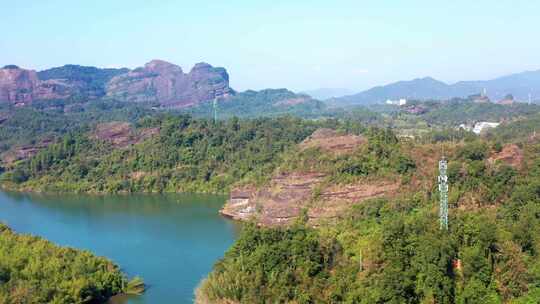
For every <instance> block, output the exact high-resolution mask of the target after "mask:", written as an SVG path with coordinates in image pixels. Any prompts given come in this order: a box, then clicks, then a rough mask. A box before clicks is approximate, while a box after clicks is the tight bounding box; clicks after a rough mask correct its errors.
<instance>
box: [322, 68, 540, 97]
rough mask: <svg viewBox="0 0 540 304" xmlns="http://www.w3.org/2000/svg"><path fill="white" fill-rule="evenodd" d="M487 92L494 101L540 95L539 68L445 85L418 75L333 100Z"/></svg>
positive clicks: (459, 94) (455, 95)
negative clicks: (410, 78) (509, 95)
mask: <svg viewBox="0 0 540 304" xmlns="http://www.w3.org/2000/svg"><path fill="white" fill-rule="evenodd" d="M484 90H485V91H486V93H487V95H488V97H489V98H491V99H492V100H500V99H503V98H504V97H505V96H506V95H508V94H512V95H513V96H514V97H515V98H516V99H518V100H528V98H529V94H531V95H532V97H533V98H538V96H540V70H538V71H530V72H523V73H518V74H512V75H508V76H503V77H499V78H496V79H492V80H481V81H460V82H457V83H455V84H446V83H444V82H442V81H439V80H436V79H433V78H432V77H424V78H417V79H413V80H410V81H399V82H395V83H391V84H388V85H385V86H377V87H374V88H371V89H369V90H366V91H363V92H360V93H357V94H354V95H349V96H343V97H339V98H334V99H333V100H332V102H334V103H336V104H338V105H357V104H372V103H381V102H384V101H386V100H387V99H398V98H410V99H450V98H454V97H467V96H469V95H472V94H478V93H480V92H483V91H484Z"/></svg>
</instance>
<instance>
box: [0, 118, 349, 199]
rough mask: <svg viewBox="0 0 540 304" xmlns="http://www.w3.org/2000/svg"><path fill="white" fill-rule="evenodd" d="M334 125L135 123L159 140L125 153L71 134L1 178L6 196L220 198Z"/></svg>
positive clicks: (170, 120)
mask: <svg viewBox="0 0 540 304" xmlns="http://www.w3.org/2000/svg"><path fill="white" fill-rule="evenodd" d="M339 124H340V123H339V122H337V121H336V120H324V121H309V120H301V119H298V118H292V117H283V118H259V119H253V120H239V119H234V118H233V119H230V120H227V121H218V122H217V123H214V122H213V121H210V120H205V119H193V118H191V117H189V116H167V117H154V118H147V119H142V120H140V121H139V122H138V124H137V126H138V128H139V129H149V128H159V134H157V135H156V136H154V137H152V138H150V139H148V140H145V141H143V142H141V143H138V144H135V145H131V146H128V147H125V148H115V147H114V146H113V145H112V144H110V143H108V142H106V141H103V140H99V139H95V138H92V137H91V136H90V134H88V132H73V133H69V134H67V135H65V136H64V137H63V138H61V139H60V140H58V141H57V142H56V143H55V144H51V145H49V146H48V147H47V148H46V149H44V150H42V151H41V152H39V153H38V154H37V155H36V156H34V157H32V158H30V159H29V160H27V161H21V162H19V163H17V164H16V165H15V167H14V168H13V169H12V170H10V171H8V172H6V173H4V174H3V175H2V177H1V178H2V181H3V183H4V186H7V187H10V188H13V189H31V190H40V191H72V192H181V191H192V192H214V193H223V192H226V191H227V190H228V188H229V186H230V185H232V184H233V183H236V182H238V181H239V180H241V179H250V180H258V179H262V178H264V177H265V173H266V172H271V171H272V170H273V168H274V167H275V165H276V162H277V160H278V157H279V156H280V154H281V153H282V152H284V151H285V150H287V148H288V147H290V146H292V145H294V144H296V143H298V142H300V141H302V140H303V139H304V138H306V137H307V136H308V135H310V134H311V133H312V132H313V131H314V130H315V129H316V128H319V127H324V126H327V127H336V126H337V125H339Z"/></svg>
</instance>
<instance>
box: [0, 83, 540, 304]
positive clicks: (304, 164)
mask: <svg viewBox="0 0 540 304" xmlns="http://www.w3.org/2000/svg"><path fill="white" fill-rule="evenodd" d="M246 94H255V97H253V98H255V99H246V100H245V101H244V102H245V103H246V104H247V103H249V102H253V100H259V99H260V100H261V102H260V105H258V106H257V107H259V106H260V108H259V109H264V111H268V113H276V112H275V111H276V110H275V108H279V106H280V105H277V106H274V105H272V108H268V104H273V102H274V101H279V100H283V96H285V97H287V98H292V99H294V98H297V97H298V96H297V95H288V94H289V92H288V91H279V92H266V93H262V92H248V93H246ZM265 94H266V95H265ZM276 94H277V95H279V94H283V96H281V97H275V96H277V95H276ZM239 96H240V97H239ZM274 97H275V98H276V99H272V98H274ZM236 98H243V97H242V95H237V97H236ZM250 98H251V97H250ZM307 102H308V103H311V102H314V105H316V104H317V102H316V101H307ZM255 103H257V102H255ZM297 106H298V108H296V109H297V110H298V112H296V114H297V115H300V116H306V117H310V118H311V119H302V118H298V117H294V116H280V117H264V118H261V117H259V118H250V119H246V118H237V117H234V113H235V112H237V111H240V108H235V106H234V105H231V106H230V108H229V109H227V107H228V105H225V104H224V103H220V105H219V107H220V111H221V112H220V113H221V115H222V116H221V118H220V119H218V121H214V120H213V119H211V118H210V117H211V116H212V107H211V105H210V104H207V105H203V106H201V107H200V108H198V109H192V110H191V115H193V116H191V115H186V114H185V113H182V112H175V111H172V112H168V113H165V112H163V111H160V110H155V109H152V107H149V105H130V106H127V105H126V104H123V103H114V102H113V103H107V102H100V101H95V102H90V103H85V104H84V105H81V104H79V103H76V102H75V103H69V102H68V103H63V104H62V103H60V104H55V103H54V102H48V103H46V104H39V103H37V104H35V105H33V106H32V107H27V108H18V109H14V108H10V109H7V110H6V111H5V112H2V113H3V114H2V115H4V116H2V117H5V119H3V122H0V123H1V124H2V129H1V130H0V141H1V142H2V149H3V151H6V150H9V149H11V148H12V147H14V146H17V145H20V144H22V143H36V142H38V141H39V140H40V139H41V138H45V137H50V138H51V141H52V142H51V144H49V145H48V146H47V147H44V148H43V149H41V150H40V151H39V152H38V153H37V154H36V155H34V156H32V157H30V158H28V159H22V160H18V161H15V162H14V163H11V164H10V165H9V166H6V167H5V171H4V172H2V174H1V175H0V183H1V184H2V186H3V187H4V188H9V189H14V190H32V191H67V192H93V193H103V192H213V193H226V192H228V191H229V190H230V189H231V188H232V187H233V186H235V185H238V184H239V183H246V184H253V185H256V186H258V185H264V184H265V183H267V182H268V181H269V180H270V179H271V178H272V174H273V173H274V172H276V171H279V170H283V171H286V172H291V171H300V172H302V171H317V172H323V173H325V174H326V177H325V181H324V182H325V183H326V184H350V183H353V182H358V181H362V180H363V179H365V178H366V179H374V180H377V179H383V178H394V177H395V179H396V180H399V181H400V191H399V193H397V194H395V195H393V196H391V197H387V198H377V199H369V200H367V201H364V202H362V203H361V204H356V205H355V206H354V207H353V208H351V209H350V210H348V211H347V212H345V213H344V214H341V215H340V217H339V220H337V221H332V222H331V223H323V224H321V225H320V226H318V227H317V228H314V227H313V226H311V225H310V224H309V223H308V219H307V218H300V219H299V220H298V221H297V222H296V223H295V224H294V225H293V226H291V227H287V228H283V227H281V228H269V227H257V226H256V225H255V224H253V225H252V224H248V225H246V227H245V229H243V232H242V234H241V236H240V238H239V240H238V241H237V242H236V243H235V244H234V245H233V247H232V248H231V249H230V250H229V251H228V252H227V253H226V255H225V256H224V258H223V259H221V260H220V261H219V262H218V263H217V264H216V265H215V267H214V269H213V271H212V272H211V273H210V275H209V276H208V278H207V279H206V280H205V281H204V282H203V283H202V284H201V286H200V288H199V289H198V300H199V301H200V302H201V303H205V301H206V302H210V303H422V304H423V303H448V304H452V303H459V304H474V303H512V304H521V303H537V302H538V299H540V239H538V237H537V235H539V232H540V207H539V206H540V157H539V156H540V144H539V143H538V138H539V137H538V136H536V137H535V130H536V128H537V127H538V125H539V124H538V108H536V106H529V105H514V106H502V105H489V104H488V105H485V104H473V103H471V102H461V101H459V102H453V103H443V104H438V103H435V104H432V103H430V102H419V103H413V104H412V105H411V106H422V107H426V111H423V112H422V113H411V112H408V111H407V108H391V107H379V108H371V109H366V108H357V109H354V110H351V111H344V110H340V109H327V108H323V109H321V111H322V112H321V113H325V114H324V115H319V116H317V115H315V113H316V112H312V109H316V107H314V108H304V106H303V105H302V103H299V104H297ZM205 107H206V108H205ZM66 109H69V110H66ZM271 109H272V110H271ZM197 111H199V112H197ZM271 111H274V112H271ZM268 113H267V114H268ZM299 113H303V114H299ZM245 114H246V115H245V117H250V115H251V114H250V113H249V111H245ZM281 114H283V113H281ZM268 116H273V115H268ZM478 120H497V121H500V120H505V121H504V123H503V124H502V125H501V127H498V128H496V129H494V130H491V131H489V132H488V133H487V134H484V135H483V136H476V135H474V134H472V133H470V132H466V131H463V130H456V128H455V126H456V125H457V124H459V123H470V122H474V121H478ZM0 121H2V119H0ZM110 121H125V122H130V123H131V125H130V126H129V128H130V133H129V134H128V135H126V136H127V142H128V143H129V144H125V145H124V144H118V143H117V142H115V141H113V140H110V139H108V138H102V137H100V136H98V133H99V132H98V131H97V127H96V126H97V125H99V124H100V123H103V122H110ZM434 125H436V126H434ZM387 126H389V127H387ZM381 127H382V128H381ZM320 128H330V129H333V130H336V131H337V133H338V134H349V135H350V134H355V135H358V134H361V135H362V136H363V137H365V139H366V140H367V142H366V144H362V145H361V146H360V147H359V148H358V149H357V150H355V151H354V152H353V153H352V154H347V155H340V154H335V155H330V154H325V153H322V151H321V150H320V149H317V148H307V149H299V148H298V147H299V146H298V144H299V143H301V142H302V141H304V140H305V139H306V138H307V137H308V136H310V135H311V134H312V133H313V132H314V131H315V130H317V129H320ZM408 129H410V130H416V131H421V132H418V133H415V135H419V136H415V137H414V138H409V137H406V138H400V136H399V135H407V133H405V134H403V133H401V132H402V131H403V130H408ZM141 134H151V136H146V137H145V136H141ZM510 143H513V144H515V145H512V147H514V148H512V149H515V150H516V151H519V153H518V154H517V155H514V154H512V155H510V157H512V158H514V159H515V160H518V163H519V164H518V165H509V164H508V163H505V162H500V161H493V159H492V157H493V155H496V154H497V153H502V152H504V151H506V150H504V149H505V148H507V147H508V146H509V144H510ZM441 151H444V152H445V154H446V156H447V158H448V160H449V168H448V177H449V182H450V192H449V202H450V230H449V231H441V230H440V229H439V223H438V208H437V206H438V199H439V198H438V193H437V188H436V183H435V181H436V174H437V172H436V170H437V168H436V161H437V160H438V157H439V156H440V154H441ZM520 153H521V154H520ZM320 202H322V203H324V199H320ZM2 229H3V230H2V231H3V232H2V233H3V236H2V237H5V238H6V239H8V240H13V239H14V238H26V237H27V236H18V235H15V234H13V233H12V232H10V231H9V229H7V228H2ZM32 240H34V241H35V242H38V241H39V242H44V241H41V240H38V239H35V238H32ZM2 241H3V240H2ZM10 242H12V244H11V245H9V246H8V245H5V246H2V247H5V248H8V249H7V250H10V249H9V248H11V247H10V246H15V244H16V243H21V244H22V243H24V244H27V243H28V242H26V243H25V242H21V241H20V240H19V239H17V241H16V242H15V243H13V241H10ZM21 246H22V245H21ZM43 246H44V245H43ZM43 246H41V245H40V246H33V248H44V247H43ZM51 246H53V245H51ZM45 247H47V246H45ZM54 248H57V247H54ZM0 250H3V248H1V247H0ZM36 250H37V249H36ZM40 250H41V249H40ZM43 250H45V249H43ZM47 250H53V249H47ZM59 250H66V249H59ZM69 252H71V251H69ZM32 254H33V255H32V256H34V257H36V259H37V260H40V261H42V262H40V263H44V262H43V261H44V260H45V256H46V255H47V254H45V253H32ZM66 254H67V253H66ZM70 254H71V255H75V256H76V255H77V254H76V253H70ZM3 255H6V256H7V255H8V253H5V254H4V253H3ZM21 256H24V255H21ZM29 259H30V258H29ZM60 259H65V260H63V262H66V263H67V264H69V265H73V267H79V264H78V263H80V262H72V261H73V260H75V258H74V257H72V256H69V257H63V256H62V255H61V256H60ZM85 259H90V258H89V257H88V258H85ZM6 261H7V262H6ZM84 261H86V260H84ZM63 262H62V263H63ZM3 263H4V264H6V265H4V264H3ZM17 263H18V262H17V261H14V260H13V261H12V260H10V259H0V280H2V282H7V283H6V284H4V285H2V287H1V288H4V287H5V286H10V287H9V288H10V289H9V290H10V291H11V290H12V288H17V287H12V286H19V284H22V285H21V286H23V287H24V288H23V287H21V288H22V289H21V290H22V291H21V296H25V297H26V296H29V295H28V293H29V292H30V291H28V290H34V289H33V288H32V285H25V284H34V283H35V282H34V283H32V281H31V279H29V278H32V277H40V276H42V274H39V273H32V274H31V275H29V276H28V280H30V283H21V282H22V281H17V282H15V281H13V279H11V278H13V277H14V276H13V275H11V274H12V273H16V271H15V270H10V269H11V268H9V267H15V266H12V265H20V264H17ZM35 263H38V262H35ZM35 263H27V264H25V265H34V264H35ZM54 263H55V264H54V265H57V264H58V263H60V264H61V262H54ZM96 263H97V262H96ZM96 263H93V264H92V265H102V264H96ZM102 263H105V262H102ZM80 267H82V266H80ZM96 267H97V266H96ZM5 269H7V270H5ZM45 269H47V268H45ZM106 269H109V268H106ZM113 269H114V270H115V271H117V268H113ZM17 271H21V273H24V274H25V275H27V272H25V271H22V270H17ZM6 273H7V274H8V275H6ZM103 276H104V277H103ZM103 276H102V274H100V276H99V277H96V278H94V279H96V280H98V281H99V282H103V279H104V278H105V279H108V278H113V277H114V278H115V279H114V282H115V283H114V284H117V285H114V287H112V288H116V289H111V290H113V291H109V290H107V291H104V290H105V289H97V288H98V287H95V286H101V287H103V286H104V285H99V284H101V283H92V282H97V281H91V280H90V279H88V280H89V281H85V282H90V283H88V284H89V285H88V286H94V287H92V288H94V289H92V288H90V289H89V290H90V291H92V292H97V291H96V290H101V291H100V293H99V296H101V297H107V296H109V295H111V294H113V293H116V292H121V291H125V289H127V288H128V285H127V283H126V281H125V278H124V277H123V276H122V275H121V274H120V273H119V272H118V273H117V277H118V279H116V276H113V275H110V276H105V275H103ZM18 280H19V279H18ZM21 280H22V279H21ZM55 280H56V279H55ZM57 280H60V279H57ZM111 280H112V279H111ZM12 281H13V282H12ZM73 282H74V284H75V283H77V284H79V283H78V281H73ZM107 282H108V281H107ZM10 284H12V285H10ZM13 284H15V285H13ZM51 284H52V283H51ZM81 284H82V283H81ZM92 284H94V285H92ZM134 285H135V287H137V286H139V287H140V285H139V284H137V282H135V284H134ZM47 286H49V285H47V284H45V285H44V287H47ZM66 286H68V285H66ZM77 286H79V285H77ZM85 286H86V285H85ZM101 287H99V288H101ZM1 288H0V291H2V289H1ZM5 288H7V287H5ZM66 288H68V287H66ZM85 288H86V287H85ZM66 290H69V291H70V292H71V293H67V291H66V293H62V294H61V295H58V297H60V296H62V297H68V296H69V297H76V296H77V295H87V294H86V293H84V294H83V293H82V291H81V290H84V292H88V291H87V289H84V288H83V287H80V289H77V288H71V286H70V287H69V288H68V289H66ZM73 292H76V293H73ZM12 294H15V295H17V296H18V295H19V293H12V292H8V293H6V295H2V296H4V297H9V296H11V295H12ZM92 295H93V296H96V297H97V296H98V294H97V293H92ZM30 296H31V297H34V296H35V297H39V298H36V299H39V300H37V302H39V301H45V300H42V299H44V298H42V297H45V296H49V297H53V298H54V297H55V296H56V295H55V294H54V293H51V292H50V291H44V292H43V294H42V293H41V291H39V294H31V295H30ZM53 298H49V299H53ZM0 299H2V298H0ZM7 299H8V300H6V301H8V303H11V302H9V301H15V300H11V299H10V298H7ZM69 299H71V298H69ZM2 300H3V299H2ZM69 301H73V302H77V301H78V300H68V302H69ZM23 302H24V301H23ZM14 303H15V302H14ZM30 303H31V302H30Z"/></svg>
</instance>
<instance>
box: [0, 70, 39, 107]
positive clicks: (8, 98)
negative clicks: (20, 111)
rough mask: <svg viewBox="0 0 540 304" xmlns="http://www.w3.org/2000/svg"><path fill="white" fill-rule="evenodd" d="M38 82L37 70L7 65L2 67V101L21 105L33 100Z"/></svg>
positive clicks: (0, 90) (0, 93)
mask: <svg viewBox="0 0 540 304" xmlns="http://www.w3.org/2000/svg"><path fill="white" fill-rule="evenodd" d="M38 82H39V80H38V77H37V74H36V72H35V71H31V70H24V69H21V68H19V67H17V66H14V65H10V66H5V67H4V68H2V69H0V102H9V103H13V104H20V105H24V104H26V103H30V102H32V100H33V99H34V90H35V89H36V87H37V86H38Z"/></svg>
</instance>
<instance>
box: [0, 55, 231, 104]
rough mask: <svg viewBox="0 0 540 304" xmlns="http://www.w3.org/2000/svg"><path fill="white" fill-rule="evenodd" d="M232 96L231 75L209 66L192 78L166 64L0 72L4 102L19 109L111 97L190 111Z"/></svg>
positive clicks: (12, 68) (199, 65) (7, 69)
mask: <svg viewBox="0 0 540 304" xmlns="http://www.w3.org/2000/svg"><path fill="white" fill-rule="evenodd" d="M232 94H234V91H233V90H232V89H231V88H230V87H229V75H228V74H227V71H226V70H225V69H224V68H219V67H213V66H211V65H210V64H208V63H197V64H196V65H195V66H194V67H193V68H192V69H191V71H190V72H189V73H184V72H183V71H182V68H181V67H179V66H177V65H175V64H172V63H169V62H166V61H163V60H152V61H150V62H148V63H147V64H145V65H144V67H140V68H136V69H134V70H129V69H125V68H124V69H100V68H96V67H84V66H79V65H65V66H62V67H57V68H52V69H48V70H44V71H41V72H36V71H33V70H26V69H22V68H19V67H18V66H15V65H8V66H5V67H3V68H2V69H0V102H8V103H12V104H19V105H23V104H29V103H32V102H34V101H37V100H55V99H56V100H57V99H59V100H61V99H70V98H71V99H73V98H77V99H79V100H91V99H97V98H103V97H105V98H111V99H116V100H122V101H131V102H154V103H157V104H159V105H160V106H164V107H185V106H191V105H196V104H198V103H200V102H204V101H208V100H212V99H214V98H226V97H228V96H230V95H232Z"/></svg>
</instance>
